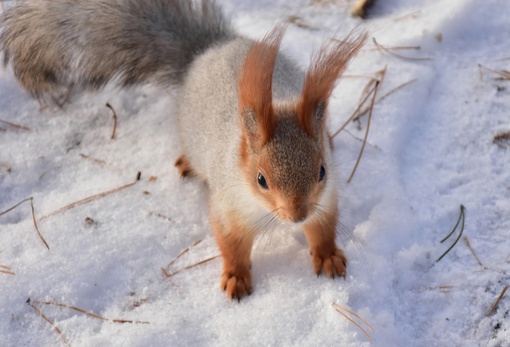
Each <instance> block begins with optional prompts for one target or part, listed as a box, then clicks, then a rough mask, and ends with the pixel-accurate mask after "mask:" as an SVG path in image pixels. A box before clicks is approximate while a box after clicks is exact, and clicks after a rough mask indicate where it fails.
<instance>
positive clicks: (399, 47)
mask: <svg viewBox="0 0 510 347" xmlns="http://www.w3.org/2000/svg"><path fill="white" fill-rule="evenodd" d="M384 48H386V49H387V50H389V51H404V50H420V49H421V46H385V47H384ZM378 50H379V48H378V47H372V48H364V49H362V51H378Z"/></svg>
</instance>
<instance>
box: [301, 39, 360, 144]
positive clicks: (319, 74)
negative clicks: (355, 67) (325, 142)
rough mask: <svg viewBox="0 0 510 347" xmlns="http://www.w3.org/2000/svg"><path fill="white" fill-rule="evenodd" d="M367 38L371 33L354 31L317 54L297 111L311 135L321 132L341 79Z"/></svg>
mask: <svg viewBox="0 0 510 347" xmlns="http://www.w3.org/2000/svg"><path fill="white" fill-rule="evenodd" d="M366 40H367V33H355V32H351V33H350V34H349V35H348V36H347V37H346V38H345V40H331V41H330V42H329V43H327V44H323V45H322V47H321V48H320V49H319V51H318V52H317V53H316V54H315V55H314V56H313V58H312V62H311V64H310V67H309V68H308V72H307V73H306V76H305V81H304V84H303V91H302V92H301V99H300V100H299V104H298V110H297V117H298V122H299V124H300V125H301V127H302V128H303V130H305V132H306V133H307V134H308V135H309V136H310V137H315V136H316V135H318V133H317V132H318V131H320V129H321V128H322V125H323V124H324V120H325V118H326V117H325V113H326V108H327V106H328V101H329V97H330V95H331V92H332V91H333V88H334V87H335V83H336V81H337V79H338V78H339V77H340V76H341V75H342V73H343V72H344V71H345V69H346V68H347V64H348V63H349V61H350V60H351V58H352V57H354V56H355V55H356V54H357V53H358V51H359V49H360V48H361V47H362V46H363V45H364V44H365V41H366Z"/></svg>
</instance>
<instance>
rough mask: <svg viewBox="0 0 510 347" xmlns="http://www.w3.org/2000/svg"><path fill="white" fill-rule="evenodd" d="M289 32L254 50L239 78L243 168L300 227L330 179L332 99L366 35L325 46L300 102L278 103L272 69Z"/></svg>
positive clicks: (274, 207) (255, 187) (257, 189)
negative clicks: (328, 121) (329, 114)
mask: <svg viewBox="0 0 510 347" xmlns="http://www.w3.org/2000/svg"><path fill="white" fill-rule="evenodd" d="M284 29H285V28H284V27H277V28H275V29H274V30H273V31H271V32H270V33H269V34H268V35H266V37H265V38H264V39H263V40H262V41H257V42H255V43H254V44H253V45H252V47H251V48H250V50H249V51H248V54H247V55H246V58H245V61H244V65H243V67H242V69H241V72H240V75H239V110H240V116H241V126H242V130H243V132H242V139H241V146H240V166H241V168H242V170H243V173H244V175H245V179H246V181H247V182H248V184H249V185H250V187H251V189H252V191H253V193H254V194H255V195H256V196H258V197H259V198H260V199H261V200H262V201H263V202H264V204H265V205H266V207H267V208H268V209H269V210H270V211H273V213H274V214H275V215H277V216H278V217H279V218H280V219H282V220H285V221H288V222H295V223H298V222H302V221H304V220H305V219H306V218H307V217H309V216H311V215H312V214H313V213H314V211H316V207H315V206H316V204H318V203H319V201H320V198H321V196H322V193H323V192H324V189H325V188H326V185H327V182H328V179H330V178H329V177H328V173H329V172H330V171H331V169H332V168H331V167H330V165H331V163H330V162H329V161H328V159H329V156H328V154H327V153H328V151H327V149H326V146H327V145H328V135H327V131H326V129H325V121H326V110H327V105H328V100H329V97H330V95H331V92H332V90H333V88H334V86H335V82H336V80H337V79H338V77H340V75H341V74H342V72H343V71H344V70H345V68H346V66H347V63H348V62H349V60H350V59H351V58H352V57H353V56H354V55H355V54H356V53H357V52H358V50H359V49H360V47H361V46H362V45H363V43H364V42H365V40H366V35H360V36H357V37H355V38H353V37H352V36H351V37H350V40H349V39H348V40H347V41H331V43H330V44H328V45H324V46H323V47H322V48H321V49H320V50H319V52H318V54H317V55H316V56H315V57H314V59H313V61H312V64H311V66H310V68H309V70H308V72H307V74H306V77H305V80H304V85H303V88H302V92H301V96H300V98H299V100H296V101H294V102H288V103H285V104H274V103H273V100H272V79H273V70H274V66H275V62H276V56H277V54H278V50H279V46H280V42H281V40H282V38H283V34H284Z"/></svg>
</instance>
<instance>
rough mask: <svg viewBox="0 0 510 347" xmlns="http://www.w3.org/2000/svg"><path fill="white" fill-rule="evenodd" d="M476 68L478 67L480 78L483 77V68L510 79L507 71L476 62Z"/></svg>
mask: <svg viewBox="0 0 510 347" xmlns="http://www.w3.org/2000/svg"><path fill="white" fill-rule="evenodd" d="M478 68H479V69H480V80H482V79H483V73H482V69H485V70H487V71H490V72H492V73H495V74H497V75H500V76H501V77H503V79H506V80H507V79H510V73H509V72H507V71H498V70H493V69H491V68H488V67H486V66H483V65H482V64H478Z"/></svg>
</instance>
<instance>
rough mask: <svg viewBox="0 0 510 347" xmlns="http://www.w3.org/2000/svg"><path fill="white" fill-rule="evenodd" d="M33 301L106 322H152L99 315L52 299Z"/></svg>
mask: <svg viewBox="0 0 510 347" xmlns="http://www.w3.org/2000/svg"><path fill="white" fill-rule="evenodd" d="M33 303H34V304H40V305H52V306H58V307H63V308H68V309H71V310H74V311H77V312H80V313H83V314H85V315H87V316H89V317H92V318H96V319H100V320H103V321H106V322H112V323H130V324H150V322H146V321H136V320H128V319H110V318H105V317H103V316H100V315H97V314H95V313H92V312H88V311H85V310H83V309H81V308H79V307H76V306H71V305H67V304H59V303H56V302H51V301H33Z"/></svg>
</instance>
